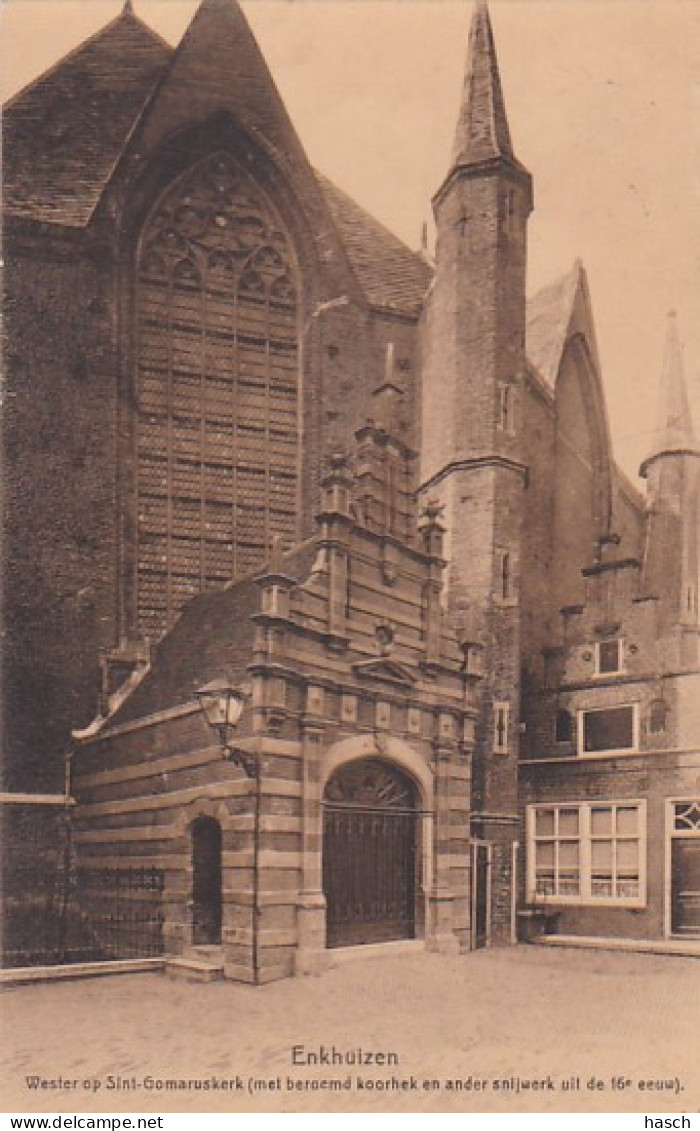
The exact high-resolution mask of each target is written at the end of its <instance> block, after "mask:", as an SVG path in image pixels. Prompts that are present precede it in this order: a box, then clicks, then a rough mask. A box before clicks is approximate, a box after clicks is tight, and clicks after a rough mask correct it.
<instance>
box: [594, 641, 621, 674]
mask: <svg viewBox="0 0 700 1131" xmlns="http://www.w3.org/2000/svg"><path fill="white" fill-rule="evenodd" d="M624 670H625V643H624V640H622V639H621V638H620V637H619V636H618V637H615V639H614V640H598V641H596V646H595V674H596V675H604V676H606V675H618V674H619V673H621V672H624Z"/></svg>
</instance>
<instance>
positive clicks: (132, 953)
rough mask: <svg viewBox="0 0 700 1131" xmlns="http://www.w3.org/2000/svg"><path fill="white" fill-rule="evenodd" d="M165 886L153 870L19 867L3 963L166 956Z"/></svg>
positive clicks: (8, 904) (10, 893)
mask: <svg viewBox="0 0 700 1131" xmlns="http://www.w3.org/2000/svg"><path fill="white" fill-rule="evenodd" d="M164 886H165V874H164V872H163V870H162V869H159V868H153V867H137V868H109V869H106V868H91V869H87V868H84V869H79V870H76V871H68V870H59V871H58V872H56V873H54V874H53V875H51V874H50V873H49V874H47V873H46V872H44V873H41V872H39V871H36V870H35V869H33V868H31V867H29V868H27V867H25V868H22V869H19V870H14V872H13V874H12V876H11V879H10V883H9V885H8V887H7V888H6V891H5V894H4V900H3V902H4V908H3V911H4V918H5V926H4V932H3V934H4V937H3V965H4V966H7V967H18V966H38V965H63V964H70V963H76V962H101V961H109V960H110V959H119V958H154V957H159V956H160V955H161V954H163V949H164V948H163V907H162V897H163V890H164Z"/></svg>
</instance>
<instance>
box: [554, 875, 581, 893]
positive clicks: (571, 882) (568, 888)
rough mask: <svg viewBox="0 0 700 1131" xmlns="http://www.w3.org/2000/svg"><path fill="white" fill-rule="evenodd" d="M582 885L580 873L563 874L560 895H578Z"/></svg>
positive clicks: (560, 877) (560, 879) (560, 882)
mask: <svg viewBox="0 0 700 1131" xmlns="http://www.w3.org/2000/svg"><path fill="white" fill-rule="evenodd" d="M579 892H580V884H579V878H578V872H562V873H560V876H559V895H578V894H579Z"/></svg>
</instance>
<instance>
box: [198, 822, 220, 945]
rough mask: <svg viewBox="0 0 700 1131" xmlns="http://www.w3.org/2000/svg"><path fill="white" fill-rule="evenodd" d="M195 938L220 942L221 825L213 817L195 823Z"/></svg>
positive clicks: (200, 942) (211, 942)
mask: <svg viewBox="0 0 700 1131" xmlns="http://www.w3.org/2000/svg"><path fill="white" fill-rule="evenodd" d="M192 942H193V943H194V944H195V945H199V946H218V944H219V943H220V942H221V825H220V824H219V822H218V821H216V820H214V818H213V817H197V819H196V820H195V821H193V823H192Z"/></svg>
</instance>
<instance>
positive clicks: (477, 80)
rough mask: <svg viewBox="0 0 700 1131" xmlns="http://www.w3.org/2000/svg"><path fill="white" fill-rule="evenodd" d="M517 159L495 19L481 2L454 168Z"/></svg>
mask: <svg viewBox="0 0 700 1131" xmlns="http://www.w3.org/2000/svg"><path fill="white" fill-rule="evenodd" d="M491 157H509V158H511V159H512V157H513V147H512V144H511V140H510V130H509V129H508V119H507V117H506V108H505V103H504V101H503V91H502V89H501V77H500V74H499V71H498V60H497V58H496V47H495V44H494V40H493V29H492V27H491V18H490V16H489V10H488V7H487V5H486V2H485V0H477V4H476V7H475V9H474V15H473V16H472V23H471V29H470V32H469V53H468V57H467V75H466V78H465V80H464V89H463V93H462V104H461V107H460V111H459V121H458V122H457V132H456V134H455V142H454V149H453V153H452V161H453V165H469V164H472V163H473V162H477V161H485V160H488V159H489V158H491Z"/></svg>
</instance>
